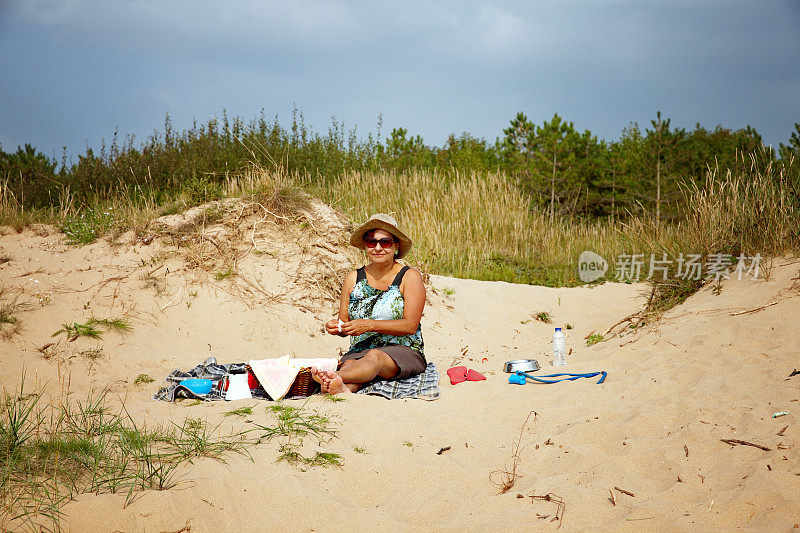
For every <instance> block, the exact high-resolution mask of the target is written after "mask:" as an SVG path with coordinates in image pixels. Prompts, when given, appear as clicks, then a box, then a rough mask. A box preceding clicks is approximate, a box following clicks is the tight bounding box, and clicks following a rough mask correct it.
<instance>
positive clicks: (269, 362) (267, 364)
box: [250, 355, 338, 400]
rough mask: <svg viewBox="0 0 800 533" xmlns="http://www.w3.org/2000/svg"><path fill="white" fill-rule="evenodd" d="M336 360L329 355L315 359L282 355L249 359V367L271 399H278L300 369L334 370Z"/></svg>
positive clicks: (284, 394) (284, 393) (286, 390)
mask: <svg viewBox="0 0 800 533" xmlns="http://www.w3.org/2000/svg"><path fill="white" fill-rule="evenodd" d="M337 364H338V360H337V359H335V358H330V357H320V358H316V359H301V358H295V357H290V356H288V355H284V356H283V357H279V358H277V359H251V360H250V368H252V369H253V374H255V376H256V379H258V382H259V383H261V386H262V387H264V390H265V391H266V392H267V394H269V397H270V398H272V399H273V400H280V399H281V398H283V397H284V396H286V393H287V392H289V387H291V386H292V383H294V380H295V378H296V377H297V373H298V372H300V369H302V368H305V367H307V366H315V367H317V368H319V369H320V370H336V365H337Z"/></svg>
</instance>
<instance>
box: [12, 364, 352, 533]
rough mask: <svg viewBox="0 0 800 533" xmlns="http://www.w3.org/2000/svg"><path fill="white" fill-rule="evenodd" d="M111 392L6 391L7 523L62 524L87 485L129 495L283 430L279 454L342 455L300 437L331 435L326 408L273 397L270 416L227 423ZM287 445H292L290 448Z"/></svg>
mask: <svg viewBox="0 0 800 533" xmlns="http://www.w3.org/2000/svg"><path fill="white" fill-rule="evenodd" d="M111 403H112V402H110V401H109V398H108V397H107V392H106V391H102V392H100V393H97V394H93V395H89V396H88V397H86V398H84V399H78V398H76V397H74V395H71V394H69V393H68V392H64V393H62V394H61V396H59V397H57V398H51V399H50V401H47V400H45V399H44V398H43V397H42V395H41V394H40V393H38V392H36V391H33V392H31V391H28V390H26V389H25V385H24V378H23V380H22V383H21V384H20V387H19V389H18V390H16V391H13V392H12V393H9V392H7V391H4V392H3V394H2V396H0V529H2V530H3V531H6V530H9V529H20V528H27V529H33V530H59V529H60V527H61V519H62V508H63V506H64V504H65V503H67V502H69V501H71V500H73V499H74V498H75V497H76V496H78V495H80V494H84V493H95V494H99V493H111V494H121V495H123V496H124V497H125V502H126V504H127V503H129V502H131V501H132V500H133V499H134V498H136V496H137V495H138V494H140V493H141V492H142V491H146V490H168V489H170V488H172V487H175V486H176V485H177V484H178V483H179V482H178V478H177V474H178V473H179V472H180V473H181V477H183V474H184V472H183V469H184V467H185V466H186V465H187V464H190V463H193V462H194V461H195V460H197V459H198V458H208V459H215V460H219V461H225V459H226V457H227V456H229V455H230V454H243V455H247V456H249V452H248V448H249V447H250V446H255V445H258V444H260V443H262V442H266V441H269V440H271V439H272V438H273V437H286V441H285V442H284V443H282V444H281V446H280V447H279V450H278V452H279V453H280V455H278V457H277V460H279V461H280V460H287V461H288V462H290V463H292V464H296V465H298V466H301V467H314V466H332V465H339V464H341V462H340V458H341V457H340V456H339V455H338V454H336V453H332V452H322V451H319V450H317V451H315V454H314V455H313V456H312V457H309V458H307V457H304V456H303V455H302V454H301V451H302V440H303V439H304V438H308V439H313V440H316V441H318V443H323V442H325V443H327V442H330V440H331V439H332V438H334V437H335V436H336V427H335V425H334V423H333V422H332V421H331V419H330V418H329V417H328V416H323V415H320V414H318V413H316V412H313V411H311V410H308V409H306V408H305V405H303V406H300V407H292V406H287V405H283V404H281V403H279V402H276V403H275V404H274V405H270V406H268V408H267V415H270V414H271V415H273V417H272V418H273V421H272V422H270V421H268V420H261V419H258V420H256V421H255V422H254V424H253V426H250V428H249V429H247V430H232V431H230V432H228V433H225V432H223V431H222V430H221V428H220V424H217V425H212V424H210V423H209V422H208V421H206V420H204V419H203V418H200V417H197V418H191V417H187V418H185V419H184V420H183V421H182V422H181V423H177V424H176V423H172V424H167V425H165V424H162V425H151V426H147V425H144V424H142V423H140V422H137V421H136V420H135V419H134V417H132V416H131V415H130V414H129V413H128V412H127V411H126V409H125V407H124V404H123V405H122V406H120V407H118V408H117V409H112V408H111V407H110V404H111ZM287 454H288V455H287Z"/></svg>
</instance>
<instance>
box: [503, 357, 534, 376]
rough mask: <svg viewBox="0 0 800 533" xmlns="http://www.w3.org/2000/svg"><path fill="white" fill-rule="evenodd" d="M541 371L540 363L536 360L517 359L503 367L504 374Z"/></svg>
mask: <svg viewBox="0 0 800 533" xmlns="http://www.w3.org/2000/svg"><path fill="white" fill-rule="evenodd" d="M537 370H539V362H538V361H537V360H536V359H515V360H513V361H507V362H506V364H505V365H503V372H508V373H509V374H513V373H514V372H535V371H537Z"/></svg>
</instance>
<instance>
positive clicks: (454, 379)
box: [447, 366, 467, 385]
mask: <svg viewBox="0 0 800 533" xmlns="http://www.w3.org/2000/svg"><path fill="white" fill-rule="evenodd" d="M447 375H448V376H450V384H451V385H458V384H459V383H462V382H464V381H467V367H465V366H454V367H453V368H450V369H448V370H447Z"/></svg>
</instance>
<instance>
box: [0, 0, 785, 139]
mask: <svg viewBox="0 0 800 533" xmlns="http://www.w3.org/2000/svg"><path fill="white" fill-rule="evenodd" d="M0 50H3V52H0V73H2V74H0V100H1V101H3V102H12V105H11V106H8V107H5V109H4V110H2V111H0V142H3V144H4V146H5V147H6V149H9V148H11V145H12V144H19V143H23V142H32V143H33V144H35V145H36V146H39V147H41V148H43V149H45V150H46V151H48V152H49V151H50V150H53V149H56V150H57V149H58V147H60V146H62V145H67V146H68V147H69V148H70V150H71V151H72V152H73V153H75V152H79V151H81V150H82V149H83V148H84V147H85V144H86V143H87V142H88V143H89V144H91V145H96V144H97V143H99V139H100V138H101V137H109V136H110V135H111V134H112V133H113V130H114V127H115V126H119V128H120V129H121V131H123V132H134V133H136V134H137V136H138V137H139V138H142V137H143V136H145V135H147V134H148V133H149V132H151V131H152V130H153V129H154V128H158V127H159V125H160V124H161V123H162V121H163V117H164V113H165V112H166V111H167V110H169V112H170V113H171V114H172V115H173V120H174V123H175V124H176V126H178V127H186V126H188V125H189V124H190V123H191V120H192V118H193V117H197V118H198V119H199V120H205V119H207V117H208V116H209V115H212V114H217V113H219V112H220V111H221V110H222V108H227V109H228V111H229V113H230V114H240V115H242V116H243V117H245V118H248V119H249V118H250V117H252V116H254V115H255V114H256V113H257V112H258V111H259V110H260V109H261V108H264V109H265V111H266V113H267V114H268V115H270V116H272V115H273V114H275V113H279V114H280V115H281V117H282V118H283V119H284V120H285V119H288V115H289V113H290V111H291V109H292V106H293V104H295V103H296V104H297V105H298V106H299V107H300V108H301V109H302V110H303V112H304V115H305V117H306V120H307V122H309V123H310V124H312V125H313V126H315V127H316V129H318V130H322V131H324V130H325V129H326V128H327V127H328V124H329V122H330V116H331V115H332V114H335V115H336V116H337V117H338V118H339V119H340V120H344V121H345V123H346V124H347V125H349V126H353V125H355V124H358V126H359V130H360V131H361V132H362V133H363V132H365V131H366V130H369V129H374V125H375V122H376V119H377V117H378V114H380V113H383V115H384V121H385V127H386V128H391V127H396V126H403V127H407V128H409V129H410V130H411V131H412V132H414V133H419V134H421V135H423V137H424V138H425V139H426V141H427V142H429V143H435V144H441V143H442V142H443V141H444V139H445V138H446V136H447V134H448V133H451V132H456V133H459V132H461V131H469V132H471V133H473V134H474V135H477V136H480V137H487V138H489V139H490V140H491V139H493V138H494V137H495V136H497V135H500V134H501V130H502V128H503V127H505V125H506V124H507V123H508V121H509V120H510V119H511V118H512V117H513V115H514V114H515V113H516V112H517V111H520V110H522V111H524V112H526V114H528V116H529V117H530V118H532V119H533V120H536V121H537V122H538V121H541V120H545V119H548V118H549V117H550V116H552V114H553V113H559V114H560V115H562V116H564V117H566V118H567V119H568V120H572V121H573V122H575V125H576V127H578V128H580V129H590V130H592V131H593V132H595V133H597V134H598V135H600V136H601V137H604V138H608V139H613V138H616V137H617V136H618V135H619V133H620V131H621V130H622V128H623V127H624V126H626V125H627V124H628V123H629V122H631V121H638V122H639V123H640V124H642V125H645V124H647V123H648V122H649V120H650V119H651V118H653V117H654V116H655V112H656V110H662V111H663V112H664V113H665V114H666V115H667V116H670V117H672V118H673V124H675V125H678V126H684V127H693V126H694V124H695V122H698V121H699V122H701V123H702V124H703V125H705V126H706V127H709V128H713V127H714V126H715V125H716V124H719V123H721V124H723V125H725V126H727V127H731V128H740V127H744V126H745V125H747V124H751V125H753V126H754V127H756V128H757V129H758V130H759V131H760V132H762V134H763V135H764V137H765V139H766V141H767V142H768V143H773V144H777V143H778V142H780V141H785V139H786V138H787V137H788V134H789V132H790V131H791V129H792V125H793V123H794V122H796V121H800V17H798V4H797V3H794V2H777V1H774V2H773V1H754V2H711V1H709V2H677V3H675V2H669V3H666V2H665V3H660V2H645V3H642V2H613V3H599V2H530V3H522V2H513V3H499V2H475V3H463V4H460V3H454V2H435V3H418V2H398V3H362V2H291V3H279V2H158V1H150V2H94V1H93V2H82V1H71V2H60V3H52V2H46V3H45V2H24V3H23V2H10V3H9V2H6V3H2V4H0Z"/></svg>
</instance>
